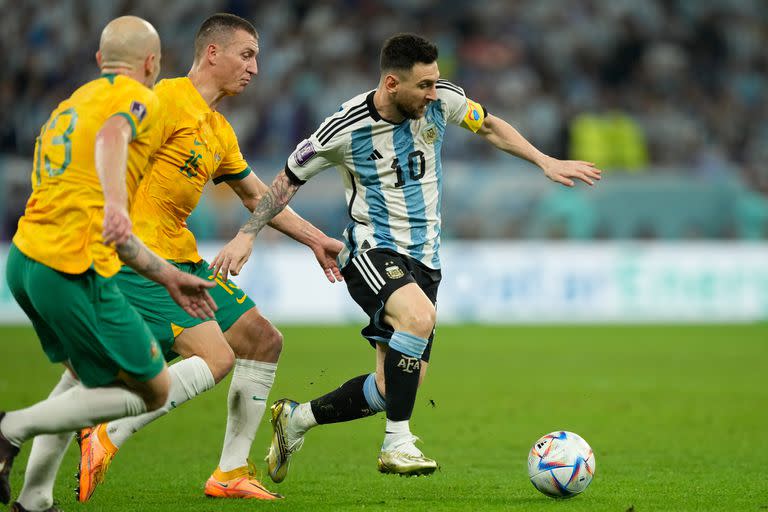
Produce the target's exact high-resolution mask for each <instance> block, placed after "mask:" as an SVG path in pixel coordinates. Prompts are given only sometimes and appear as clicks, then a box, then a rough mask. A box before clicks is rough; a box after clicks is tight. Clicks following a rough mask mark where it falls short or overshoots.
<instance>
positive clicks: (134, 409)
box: [0, 384, 147, 446]
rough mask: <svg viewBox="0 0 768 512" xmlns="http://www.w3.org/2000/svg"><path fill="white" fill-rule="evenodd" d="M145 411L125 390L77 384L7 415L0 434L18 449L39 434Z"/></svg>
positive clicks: (142, 403)
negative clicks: (87, 386)
mask: <svg viewBox="0 0 768 512" xmlns="http://www.w3.org/2000/svg"><path fill="white" fill-rule="evenodd" d="M146 410H147V405H146V404H145V403H144V400H142V399H141V397H140V396H139V395H137V394H136V393H134V392H132V391H128V390H127V389H123V388H119V387H106V388H86V387H83V385H82V384H78V385H77V386H75V387H72V388H70V389H68V390H66V391H64V392H63V393H61V394H59V395H56V396H52V397H49V398H47V399H45V400H43V401H42V402H38V403H36V404H35V405H33V406H31V407H27V408H26V409H20V410H18V411H12V412H9V413H7V414H6V415H5V417H4V418H3V421H2V423H0V431H2V433H3V435H4V436H5V438H6V439H8V441H10V442H11V444H13V445H15V446H21V444H22V443H23V442H24V441H27V440H28V439H31V438H33V437H35V436H37V435H40V434H57V433H61V432H73V431H75V430H77V429H81V428H83V427H89V426H91V425H96V424H98V423H102V422H104V421H107V420H111V419H114V418H122V417H124V416H135V415H137V414H141V413H143V412H146Z"/></svg>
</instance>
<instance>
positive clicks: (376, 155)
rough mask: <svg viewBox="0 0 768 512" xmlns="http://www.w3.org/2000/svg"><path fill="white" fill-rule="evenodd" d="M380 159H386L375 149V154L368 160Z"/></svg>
mask: <svg viewBox="0 0 768 512" xmlns="http://www.w3.org/2000/svg"><path fill="white" fill-rule="evenodd" d="M380 158H384V157H383V156H381V153H379V150H378V149H374V150H373V153H371V154H370V156H369V157H368V158H367V160H378V159H380Z"/></svg>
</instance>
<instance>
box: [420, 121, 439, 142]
mask: <svg viewBox="0 0 768 512" xmlns="http://www.w3.org/2000/svg"><path fill="white" fill-rule="evenodd" d="M421 138H422V139H424V142H426V143H427V144H434V142H435V141H436V140H437V127H436V126H435V125H434V124H433V123H429V124H428V125H427V126H425V127H424V128H422V129H421Z"/></svg>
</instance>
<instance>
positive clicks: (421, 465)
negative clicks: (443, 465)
mask: <svg viewBox="0 0 768 512" xmlns="http://www.w3.org/2000/svg"><path fill="white" fill-rule="evenodd" d="M418 440H419V438H418V437H416V436H410V437H406V438H404V440H403V442H402V443H399V444H394V445H393V446H389V447H387V449H386V450H385V449H382V450H381V453H379V460H378V463H377V466H378V468H379V471H380V472H381V473H388V474H391V475H401V476H419V475H431V474H432V473H434V472H435V470H436V469H437V461H435V460H434V459H430V458H429V457H425V456H424V454H423V453H421V450H419V449H418V448H416V445H415V444H414V443H415V442H416V441H418Z"/></svg>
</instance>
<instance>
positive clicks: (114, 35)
mask: <svg viewBox="0 0 768 512" xmlns="http://www.w3.org/2000/svg"><path fill="white" fill-rule="evenodd" d="M97 60H98V62H99V66H100V67H101V69H102V71H104V72H120V71H124V72H125V74H129V75H132V76H133V77H134V78H136V79H137V80H139V81H142V82H145V83H146V82H147V81H149V80H150V79H151V82H150V83H148V85H151V84H152V83H154V81H155V79H156V78H157V74H158V73H159V72H160V37H159V36H158V35H157V31H156V30H155V27H153V26H152V25H151V24H150V23H149V22H148V21H146V20H143V19H141V18H138V17H136V16H121V17H119V18H115V19H114V20H112V21H110V22H109V23H108V24H107V26H106V27H104V30H103V31H102V32H101V41H100V43H99V52H98V54H97Z"/></svg>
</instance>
